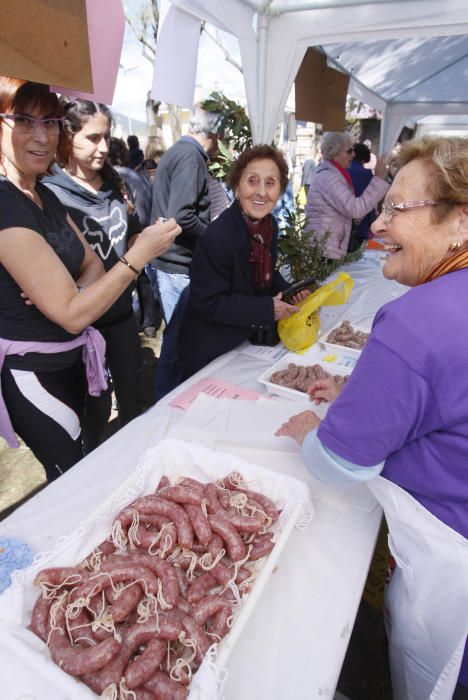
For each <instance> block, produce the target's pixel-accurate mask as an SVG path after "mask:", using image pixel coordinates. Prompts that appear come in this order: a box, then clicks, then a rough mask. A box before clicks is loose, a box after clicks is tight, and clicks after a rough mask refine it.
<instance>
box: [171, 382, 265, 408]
mask: <svg viewBox="0 0 468 700" xmlns="http://www.w3.org/2000/svg"><path fill="white" fill-rule="evenodd" d="M201 393H203V394H208V396H213V397H214V398H215V399H244V400H248V401H255V400H256V399H259V398H260V397H261V396H262V394H259V392H258V391H253V390H252V389H242V388H241V387H240V386H236V385H235V384H229V382H225V381H223V380H222V379H216V378H215V377H206V378H205V379H200V381H199V382H197V383H196V384H194V385H193V386H191V387H190V388H189V389H187V391H184V392H183V393H182V394H179V396H176V397H175V398H174V399H172V401H171V402H170V404H169V405H170V406H175V407H176V408H183V409H184V410H186V409H187V408H189V407H190V404H191V403H192V401H194V399H196V398H197V396H198V394H201Z"/></svg>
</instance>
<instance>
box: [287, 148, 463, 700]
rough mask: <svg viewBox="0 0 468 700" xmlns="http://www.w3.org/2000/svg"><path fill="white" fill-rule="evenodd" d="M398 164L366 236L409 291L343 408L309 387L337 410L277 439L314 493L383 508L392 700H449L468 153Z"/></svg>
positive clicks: (383, 314) (457, 656)
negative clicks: (312, 480) (345, 491)
mask: <svg viewBox="0 0 468 700" xmlns="http://www.w3.org/2000/svg"><path fill="white" fill-rule="evenodd" d="M399 160H400V164H401V165H402V167H401V169H400V170H399V171H398V173H397V175H396V177H395V179H394V181H393V183H392V185H391V188H390V190H389V192H388V193H387V198H386V201H385V203H384V206H383V209H382V213H381V215H380V216H379V218H378V219H377V220H376V221H375V222H374V224H373V229H374V233H376V234H378V235H379V236H381V237H382V238H383V240H384V241H385V244H386V248H387V250H388V259H387V261H386V263H385V266H384V269H383V272H384V275H385V277H387V278H389V279H395V280H397V281H398V282H401V283H402V284H405V285H408V286H410V287H411V289H410V290H409V291H408V292H407V293H406V294H404V295H403V296H402V297H400V298H399V299H397V300H395V301H391V302H390V303H388V304H386V305H385V306H383V307H382V308H381V309H380V310H379V312H378V313H377V315H376V317H375V320H374V324H373V328H372V333H371V335H370V338H369V340H368V342H367V344H366V347H365V348H364V350H363V352H362V355H361V357H360V359H359V362H358V363H357V365H356V368H355V370H354V371H353V374H352V376H351V378H350V380H349V382H348V383H347V384H346V385H345V387H344V389H343V390H342V392H341V393H340V394H339V395H338V396H337V394H338V391H336V389H335V388H334V387H333V386H332V383H331V382H325V383H320V382H317V383H316V384H315V385H314V386H312V387H311V390H310V393H311V397H312V398H314V399H315V400H316V402H320V401H322V400H329V399H332V398H336V400H335V401H334V403H333V404H332V406H331V407H330V410H329V411H328V413H327V416H326V417H325V419H324V420H323V421H322V422H320V420H319V418H318V417H317V416H316V415H315V413H314V412H312V411H305V412H303V413H301V414H299V415H296V416H294V417H292V418H291V419H290V420H289V421H288V422H287V423H285V424H284V425H283V426H282V427H281V428H280V429H279V430H278V431H277V434H278V435H288V436H290V437H292V438H294V439H296V440H297V441H298V442H299V443H301V444H302V445H303V448H302V450H303V457H304V460H305V463H306V465H307V467H308V468H309V469H310V471H312V473H313V474H315V475H316V476H317V477H318V478H319V479H321V480H324V481H329V482H334V483H336V484H338V483H341V484H343V483H356V482H358V481H367V484H368V486H369V488H370V489H371V491H372V492H373V493H374V495H375V496H376V498H377V499H378V500H379V501H380V503H381V504H382V506H383V508H384V511H385V516H386V519H387V523H388V526H389V531H390V535H389V545H390V549H391V551H392V554H393V556H394V558H395V561H396V563H397V568H396V571H395V574H394V576H393V578H392V580H391V583H390V585H389V587H388V591H387V601H386V602H387V607H388V609H389V611H390V616H391V626H390V636H389V641H390V663H391V668H392V685H393V692H394V697H395V698H398V700H406V699H408V700H409V699H410V700H423V698H424V699H425V700H426V699H427V698H428V697H429V696H431V697H433V696H432V695H431V692H432V689H433V688H434V687H435V685H436V683H438V684H439V685H438V689H439V693H438V694H437V697H438V698H444V699H445V698H446V699H447V700H448V699H449V698H452V693H453V690H454V687H455V684H456V681H457V676H458V673H459V671H460V664H461V671H460V676H459V683H460V684H462V685H468V654H467V653H466V650H465V655H464V658H463V662H462V663H461V659H462V656H463V649H464V646H465V642H466V637H467V632H468V541H467V537H468V478H467V476H468V391H467V386H468V323H467V307H466V299H467V295H468V184H467V183H468V140H466V139H461V138H444V139H442V138H441V139H424V140H422V141H414V142H408V143H406V144H405V145H404V146H403V148H402V150H401V153H400V156H399ZM465 692H466V688H465ZM434 697H436V696H435V695H434ZM455 697H457V696H455ZM463 697H465V696H463Z"/></svg>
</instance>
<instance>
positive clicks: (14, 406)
mask: <svg viewBox="0 0 468 700" xmlns="http://www.w3.org/2000/svg"><path fill="white" fill-rule="evenodd" d="M1 383H2V394H3V399H4V401H5V405H6V407H7V409H8V413H9V415H10V420H11V422H12V425H13V429H14V430H15V432H16V433H17V434H18V435H19V436H20V437H21V438H22V439H23V440H24V442H25V443H26V445H27V446H28V447H29V448H30V449H31V450H32V452H34V455H35V456H36V457H37V459H38V460H39V461H40V462H41V463H42V464H43V466H44V469H45V471H46V475H47V480H48V481H53V480H54V479H56V478H57V477H59V476H60V475H61V474H62V473H63V472H65V471H66V470H67V469H70V467H72V466H73V465H74V464H75V463H76V462H78V461H79V460H80V459H81V458H82V457H83V451H82V445H81V418H82V415H83V410H84V402H85V395H86V376H85V369H84V365H83V362H82V361H81V359H80V360H79V361H77V362H75V364H74V365H72V366H71V367H69V368H67V369H63V370H57V371H53V372H31V371H24V370H17V369H8V368H6V367H4V368H3V370H2V374H1Z"/></svg>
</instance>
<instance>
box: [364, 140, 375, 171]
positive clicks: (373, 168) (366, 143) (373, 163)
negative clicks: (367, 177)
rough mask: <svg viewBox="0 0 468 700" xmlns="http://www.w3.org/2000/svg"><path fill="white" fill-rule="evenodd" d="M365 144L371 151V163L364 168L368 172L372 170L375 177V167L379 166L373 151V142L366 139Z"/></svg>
mask: <svg viewBox="0 0 468 700" xmlns="http://www.w3.org/2000/svg"><path fill="white" fill-rule="evenodd" d="M363 143H364V146H367V148H368V149H369V151H370V158H369V162H368V163H365V165H364V167H365V168H366V170H370V171H371V173H372V174H373V175H374V174H375V166H376V165H377V156H376V155H375V153H374V152H373V151H372V141H371V140H370V139H365V140H364V142H363Z"/></svg>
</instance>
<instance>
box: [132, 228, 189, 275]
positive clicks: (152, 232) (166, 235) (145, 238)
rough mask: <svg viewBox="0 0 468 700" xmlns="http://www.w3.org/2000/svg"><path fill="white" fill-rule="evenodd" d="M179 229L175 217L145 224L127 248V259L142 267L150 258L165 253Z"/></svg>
mask: <svg viewBox="0 0 468 700" xmlns="http://www.w3.org/2000/svg"><path fill="white" fill-rule="evenodd" d="M181 231H182V229H181V228H180V226H179V225H178V223H177V222H176V220H175V219H168V220H167V221H165V222H163V223H155V224H151V226H147V227H146V228H144V229H143V231H142V232H141V233H140V234H139V235H138V236H137V238H136V240H135V242H134V243H133V245H132V247H131V249H129V251H128V254H127V258H128V261H129V262H130V263H131V264H132V265H133V266H134V267H136V268H137V269H143V268H144V266H145V265H146V263H147V262H149V261H150V260H151V259H152V258H157V257H158V256H159V255H162V254H163V253H165V252H166V250H167V249H168V248H169V247H170V246H171V245H172V243H173V242H174V240H175V238H176V236H178V235H179V233H181Z"/></svg>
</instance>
